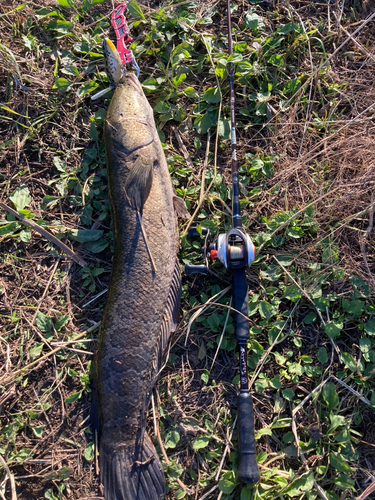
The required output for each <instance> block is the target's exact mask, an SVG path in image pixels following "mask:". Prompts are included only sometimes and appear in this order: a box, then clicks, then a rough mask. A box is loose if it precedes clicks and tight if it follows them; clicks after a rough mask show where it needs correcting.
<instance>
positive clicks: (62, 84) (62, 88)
mask: <svg viewBox="0 0 375 500" xmlns="http://www.w3.org/2000/svg"><path fill="white" fill-rule="evenodd" d="M71 85H72V82H70V81H69V80H67V79H66V78H58V79H57V80H56V81H55V83H54V84H53V86H52V88H53V89H57V90H58V91H59V92H62V93H65V92H67V91H68V90H69V87H70V86H71Z"/></svg>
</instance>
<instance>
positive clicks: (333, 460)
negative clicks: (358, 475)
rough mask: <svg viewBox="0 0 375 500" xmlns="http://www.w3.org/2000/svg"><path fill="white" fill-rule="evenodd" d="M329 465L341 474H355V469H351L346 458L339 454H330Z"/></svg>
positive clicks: (332, 452)
mask: <svg viewBox="0 0 375 500" xmlns="http://www.w3.org/2000/svg"><path fill="white" fill-rule="evenodd" d="M329 463H330V464H331V465H332V467H333V468H334V469H336V470H338V471H339V472H347V473H348V472H354V469H352V468H351V467H350V465H349V464H348V463H347V462H346V460H345V459H344V457H343V456H342V455H340V454H339V453H335V452H334V451H331V452H330V454H329Z"/></svg>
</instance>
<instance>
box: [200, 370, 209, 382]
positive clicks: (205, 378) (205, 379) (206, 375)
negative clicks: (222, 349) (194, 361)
mask: <svg viewBox="0 0 375 500" xmlns="http://www.w3.org/2000/svg"><path fill="white" fill-rule="evenodd" d="M209 379H210V372H209V371H208V370H204V372H203V373H202V375H201V380H202V381H203V382H204V383H205V384H207V383H208V381H209Z"/></svg>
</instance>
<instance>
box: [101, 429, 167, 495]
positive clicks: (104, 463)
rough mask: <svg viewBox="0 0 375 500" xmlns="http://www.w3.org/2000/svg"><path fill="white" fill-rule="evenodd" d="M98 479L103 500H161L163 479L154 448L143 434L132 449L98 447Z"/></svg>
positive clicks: (163, 488)
mask: <svg viewBox="0 0 375 500" xmlns="http://www.w3.org/2000/svg"><path fill="white" fill-rule="evenodd" d="M99 464H100V479H101V482H102V484H103V486H104V498H105V500H162V499H163V498H164V491H165V479H164V471H163V468H162V465H161V463H160V461H159V458H158V455H157V453H156V450H155V447H154V445H153V444H152V441H151V439H150V438H149V436H148V434H147V433H146V432H145V433H144V437H143V439H142V444H141V445H140V446H138V447H136V448H135V449H134V447H124V446H119V447H118V448H113V446H111V447H109V446H108V447H107V446H106V444H105V442H103V440H102V442H101V444H100V446H99Z"/></svg>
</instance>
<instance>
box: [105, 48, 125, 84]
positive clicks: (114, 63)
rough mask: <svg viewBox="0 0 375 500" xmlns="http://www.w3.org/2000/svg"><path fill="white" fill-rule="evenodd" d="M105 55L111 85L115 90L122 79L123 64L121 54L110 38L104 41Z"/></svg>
mask: <svg viewBox="0 0 375 500" xmlns="http://www.w3.org/2000/svg"><path fill="white" fill-rule="evenodd" d="M103 54H104V59H105V69H106V73H107V76H108V80H109V83H110V85H111V87H112V88H115V87H116V85H117V84H118V83H119V81H120V79H121V76H122V73H123V64H122V61H121V58H120V54H119V53H118V51H117V49H116V47H115V46H114V45H113V43H112V42H111V40H110V39H109V38H104V40H103Z"/></svg>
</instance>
